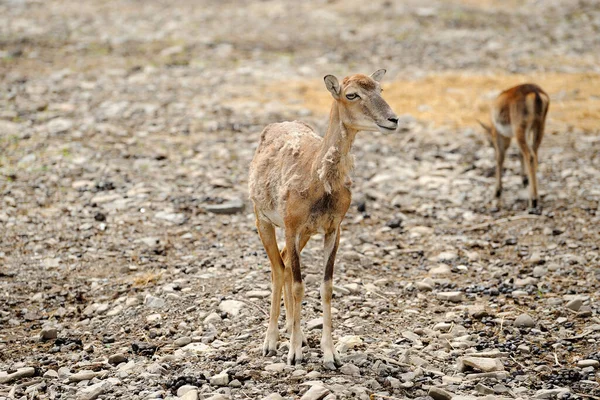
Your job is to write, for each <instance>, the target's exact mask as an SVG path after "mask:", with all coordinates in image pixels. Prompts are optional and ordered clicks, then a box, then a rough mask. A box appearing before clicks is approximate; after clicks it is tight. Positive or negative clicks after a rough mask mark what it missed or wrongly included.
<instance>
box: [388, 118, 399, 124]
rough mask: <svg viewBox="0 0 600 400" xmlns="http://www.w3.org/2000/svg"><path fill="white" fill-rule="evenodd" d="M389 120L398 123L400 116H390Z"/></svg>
mask: <svg viewBox="0 0 600 400" xmlns="http://www.w3.org/2000/svg"><path fill="white" fill-rule="evenodd" d="M388 121H390V122H393V123H394V124H397V123H398V117H392V118H388Z"/></svg>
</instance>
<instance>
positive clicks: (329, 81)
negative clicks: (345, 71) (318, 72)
mask: <svg viewBox="0 0 600 400" xmlns="http://www.w3.org/2000/svg"><path fill="white" fill-rule="evenodd" d="M323 80H324V81H325V87H327V90H329V92H331V95H332V96H333V98H334V99H336V100H338V99H339V98H340V94H341V91H342V90H341V89H340V83H339V82H338V80H337V78H336V77H335V76H333V75H325V78H323Z"/></svg>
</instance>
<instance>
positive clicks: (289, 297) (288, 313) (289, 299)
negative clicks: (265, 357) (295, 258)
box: [281, 235, 310, 345]
mask: <svg viewBox="0 0 600 400" xmlns="http://www.w3.org/2000/svg"><path fill="white" fill-rule="evenodd" d="M309 239H310V235H304V236H302V237H301V238H300V246H299V248H298V254H301V253H302V250H303V249H304V247H305V246H306V243H308V240H309ZM286 254H287V247H284V248H283V250H282V251H281V259H282V260H286ZM288 264H289V262H287V263H286V267H285V272H284V275H283V278H284V285H283V305H284V307H285V330H286V332H287V333H289V334H290V335H291V334H292V326H293V322H294V318H293V315H294V311H293V307H294V296H293V294H292V267H291V265H288ZM307 344H308V342H307V341H306V337H305V336H304V335H302V345H307Z"/></svg>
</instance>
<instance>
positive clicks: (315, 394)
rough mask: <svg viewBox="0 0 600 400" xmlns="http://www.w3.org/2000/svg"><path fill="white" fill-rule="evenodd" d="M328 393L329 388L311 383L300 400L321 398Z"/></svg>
mask: <svg viewBox="0 0 600 400" xmlns="http://www.w3.org/2000/svg"><path fill="white" fill-rule="evenodd" d="M328 394H329V390H328V389H327V388H325V387H324V386H322V385H318V384H317V385H313V386H311V388H310V389H308V391H307V392H306V393H304V395H303V396H302V397H301V398H300V400H321V399H322V398H324V397H325V396H327V395H328Z"/></svg>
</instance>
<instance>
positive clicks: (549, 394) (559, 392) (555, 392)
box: [533, 387, 571, 399]
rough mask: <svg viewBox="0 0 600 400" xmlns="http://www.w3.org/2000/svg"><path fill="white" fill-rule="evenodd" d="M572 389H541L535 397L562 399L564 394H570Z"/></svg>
mask: <svg viewBox="0 0 600 400" xmlns="http://www.w3.org/2000/svg"><path fill="white" fill-rule="evenodd" d="M570 391H571V389H569V388H568V387H564V388H556V389H540V390H538V391H537V392H535V395H533V398H534V399H553V398H561V397H562V396H563V395H564V394H566V393H569V392H570Z"/></svg>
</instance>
